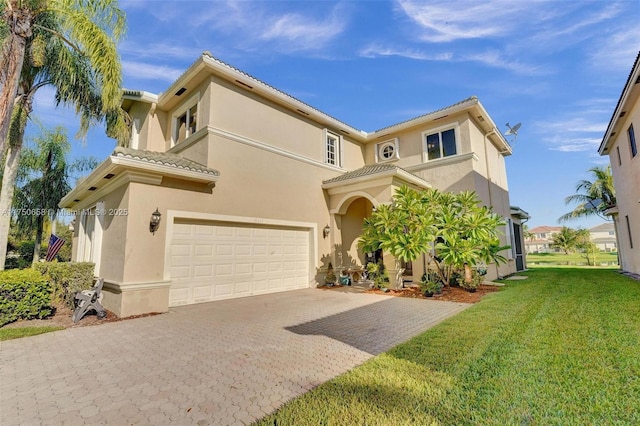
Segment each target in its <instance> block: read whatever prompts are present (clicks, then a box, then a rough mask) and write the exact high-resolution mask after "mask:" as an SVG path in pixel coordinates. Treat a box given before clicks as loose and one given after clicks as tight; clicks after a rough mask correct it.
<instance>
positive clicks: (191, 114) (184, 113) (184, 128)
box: [173, 95, 198, 145]
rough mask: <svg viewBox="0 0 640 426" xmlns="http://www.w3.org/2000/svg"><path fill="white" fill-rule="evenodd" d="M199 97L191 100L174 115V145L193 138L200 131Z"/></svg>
mask: <svg viewBox="0 0 640 426" xmlns="http://www.w3.org/2000/svg"><path fill="white" fill-rule="evenodd" d="M197 123H198V97H197V95H196V96H194V97H192V98H191V99H189V100H188V101H187V102H185V104H184V105H183V107H182V108H180V109H179V110H177V111H176V112H175V114H173V144H174V145H175V144H177V143H180V142H182V141H183V140H185V139H186V138H188V137H189V136H191V135H192V134H194V133H195V132H196V130H197V129H198V124H197Z"/></svg>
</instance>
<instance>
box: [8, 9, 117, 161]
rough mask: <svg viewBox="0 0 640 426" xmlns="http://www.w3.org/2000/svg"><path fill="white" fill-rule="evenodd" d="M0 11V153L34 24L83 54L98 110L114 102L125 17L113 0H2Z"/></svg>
mask: <svg viewBox="0 0 640 426" xmlns="http://www.w3.org/2000/svg"><path fill="white" fill-rule="evenodd" d="M1 13H2V16H1V20H0V42H1V43H2V50H1V56H0V59H1V61H0V63H1V64H2V68H0V156H1V155H3V154H4V152H5V145H6V137H7V134H8V132H9V126H10V121H11V117H12V115H13V109H14V106H15V105H14V104H15V99H16V96H17V93H18V85H19V81H20V76H21V74H22V68H23V65H24V59H25V55H26V53H27V44H28V41H29V39H30V38H32V37H33V34H34V30H35V29H36V28H38V29H40V30H43V31H47V32H49V33H51V34H53V35H55V36H56V37H58V38H59V39H60V40H61V41H63V42H64V43H65V44H67V45H68V46H69V47H70V48H72V49H74V50H76V51H77V52H79V53H81V54H82V55H84V56H85V57H86V58H87V60H88V61H89V63H90V64H91V68H92V69H93V70H94V71H95V78H96V81H97V82H98V84H99V86H100V87H101V100H102V109H103V112H104V113H106V112H107V111H110V110H114V109H116V108H117V107H118V106H119V103H120V89H121V81H122V77H121V70H120V61H119V58H118V53H117V50H116V43H117V41H118V39H119V38H120V37H121V36H122V34H123V33H124V29H125V15H124V12H123V11H122V10H120V9H119V8H118V2H117V0H2V12H1ZM43 16H44V17H46V19H41V18H42V17H43ZM50 18H52V19H50Z"/></svg>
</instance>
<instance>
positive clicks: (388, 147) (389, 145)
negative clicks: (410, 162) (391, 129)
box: [376, 138, 400, 163]
mask: <svg viewBox="0 0 640 426" xmlns="http://www.w3.org/2000/svg"><path fill="white" fill-rule="evenodd" d="M398 158H400V154H399V151H398V138H395V139H391V140H388V141H384V142H380V143H377V144H376V163H382V162H385V161H392V160H397V159H398Z"/></svg>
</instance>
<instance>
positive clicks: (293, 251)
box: [169, 222, 310, 306]
mask: <svg viewBox="0 0 640 426" xmlns="http://www.w3.org/2000/svg"><path fill="white" fill-rule="evenodd" d="M174 231H175V232H174V233H173V238H172V241H171V248H170V253H171V267H170V271H171V279H172V285H171V288H170V291H169V293H170V295H169V304H170V306H177V305H182V304H189V303H198V302H206V301H210V300H222V299H229V298H233V297H242V296H250V295H255V294H265V293H272V292H278V291H285V290H289V289H296V288H306V287H308V286H309V272H310V271H309V231H308V230H302V229H300V230H297V229H285V228H268V227H260V226H256V227H251V226H247V225H234V224H220V223H211V224H205V223H202V222H199V223H192V224H186V223H176V224H175V225H174Z"/></svg>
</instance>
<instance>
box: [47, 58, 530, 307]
mask: <svg viewBox="0 0 640 426" xmlns="http://www.w3.org/2000/svg"><path fill="white" fill-rule="evenodd" d="M122 106H123V108H124V109H125V110H126V111H128V113H129V114H130V116H131V117H132V120H133V129H132V137H131V146H130V148H117V149H116V150H115V151H114V152H113V154H112V155H111V156H109V157H108V158H107V159H106V160H105V161H104V162H103V163H102V164H100V165H99V166H98V167H97V168H96V170H94V171H93V172H92V173H91V174H90V175H89V176H88V177H87V178H85V179H84V180H83V181H81V182H80V183H79V184H78V185H77V187H76V188H74V189H73V191H72V192H70V193H69V194H68V195H67V196H66V197H65V198H64V199H63V200H62V201H61V203H60V205H61V206H62V207H65V208H69V209H73V210H76V211H77V212H78V216H77V220H76V227H75V233H74V245H73V246H74V255H73V259H74V260H76V261H83V260H84V261H92V262H95V264H96V275H98V276H101V277H103V278H104V279H105V285H104V289H105V299H104V305H105V307H107V308H108V309H110V310H111V311H113V312H115V313H116V314H118V315H120V316H128V315H135V314H140V313H144V312H153V311H157V312H161V311H166V310H167V309H168V307H170V306H176V305H184V304H191V303H198V302H206V301H211V300H221V299H227V298H234V297H242V296H252V295H259V294H265V293H272V292H277V291H284V290H291V289H299V288H308V287H315V286H316V284H317V283H321V282H323V279H324V274H325V272H326V268H327V266H328V264H329V262H331V263H332V264H333V267H334V268H336V269H338V270H341V269H343V268H347V267H353V268H356V267H358V266H361V265H364V264H365V262H366V260H367V254H366V253H362V252H361V251H360V250H359V249H358V245H357V243H358V238H359V235H360V233H361V231H362V221H363V219H364V218H366V217H368V216H369V215H370V214H371V211H372V209H374V208H375V207H376V206H378V205H380V204H383V203H389V202H390V200H391V198H392V196H393V194H394V192H395V190H396V189H397V188H398V187H400V186H401V185H408V186H410V187H412V188H415V189H424V188H429V187H436V188H438V189H439V190H442V191H461V190H473V191H476V192H477V193H478V195H479V197H480V198H481V200H482V202H483V203H484V204H486V205H489V206H492V207H493V210H494V211H495V212H496V213H497V214H499V215H501V216H502V217H503V218H504V219H505V222H506V223H507V225H506V226H505V228H504V229H503V230H502V231H503V234H504V235H503V237H502V241H501V243H502V244H509V245H512V249H511V250H506V251H505V252H503V255H504V256H505V257H506V258H508V264H506V265H501V266H500V267H499V268H498V267H492V268H489V274H490V275H489V278H492V277H495V276H496V275H508V274H511V273H513V272H515V271H516V270H517V269H518V270H519V269H524V267H525V260H524V253H523V250H522V240H523V239H522V230H521V227H520V226H519V224H520V223H521V221H522V220H523V219H526V218H528V215H527V214H526V212H523V211H522V210H520V209H518V208H513V209H512V208H511V206H510V204H509V191H508V189H507V188H508V186H507V173H506V166H505V156H507V155H510V154H511V147H510V146H509V144H508V143H507V141H506V140H505V138H504V137H503V135H502V134H501V133H500V131H498V130H497V128H496V125H495V123H494V122H493V120H492V119H491V117H490V116H489V114H488V113H487V111H486V110H485V109H484V107H483V106H482V104H481V103H480V101H479V100H478V99H477V98H476V97H471V98H468V99H465V100H463V101H461V102H458V103H456V104H454V105H451V106H448V107H446V108H442V109H440V110H438V111H435V112H431V113H428V114H425V115H422V116H419V117H416V118H413V119H410V120H407V121H404V122H401V123H398V124H395V125H393V126H389V127H385V128H382V129H380V130H377V131H374V132H364V131H361V130H358V129H355V128H353V127H351V126H349V125H348V124H345V123H343V122H342V121H340V120H338V119H336V118H333V117H331V116H329V115H327V114H325V113H323V112H321V111H319V110H317V109H315V108H313V107H312V106H310V105H307V104H305V103H304V102H301V101H300V100H298V99H295V98H293V97H291V96H290V95H288V94H286V93H283V92H281V91H280V90H278V89H276V88H274V87H271V86H269V85H268V84H266V83H264V82H262V81H260V80H258V79H256V78H254V77H252V76H250V75H247V74H246V73H244V72H242V71H240V70H238V69H236V68H233V67H232V66H230V65H228V64H225V63H223V62H222V61H220V60H218V59H216V58H214V57H213V56H211V55H210V54H208V53H206V52H205V53H204V54H203V55H202V56H201V57H199V58H198V59H197V60H196V61H195V62H194V63H193V64H192V65H191V66H190V67H189V68H188V69H187V70H186V72H185V73H184V74H183V75H182V76H181V77H180V78H179V79H178V80H177V81H176V82H175V83H173V84H172V85H171V86H170V87H169V88H168V90H167V91H166V92H164V93H163V94H161V95H154V94H150V93H147V92H137V91H125V94H124V101H123V105H122ZM156 211H157V212H158V213H160V214H161V220H160V224H159V226H158V227H157V229H150V220H151V216H152V214H153V213H155V212H156ZM152 231H153V232H152ZM514 231H515V232H514ZM517 244H520V247H516V246H515V245H517ZM382 256H383V260H384V262H385V264H386V265H387V266H388V268H389V269H392V268H393V267H394V266H393V265H394V260H393V258H392V257H391V256H389V255H387V254H385V253H383V254H382ZM423 262H424V259H419V260H418V261H417V262H414V264H412V265H407V267H408V268H409V270H410V273H411V274H412V276H410V277H407V279H413V280H417V279H419V277H420V276H421V275H422V273H423V269H424V263H423ZM394 272H395V271H393V270H391V271H390V275H391V276H393V273H394Z"/></svg>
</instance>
